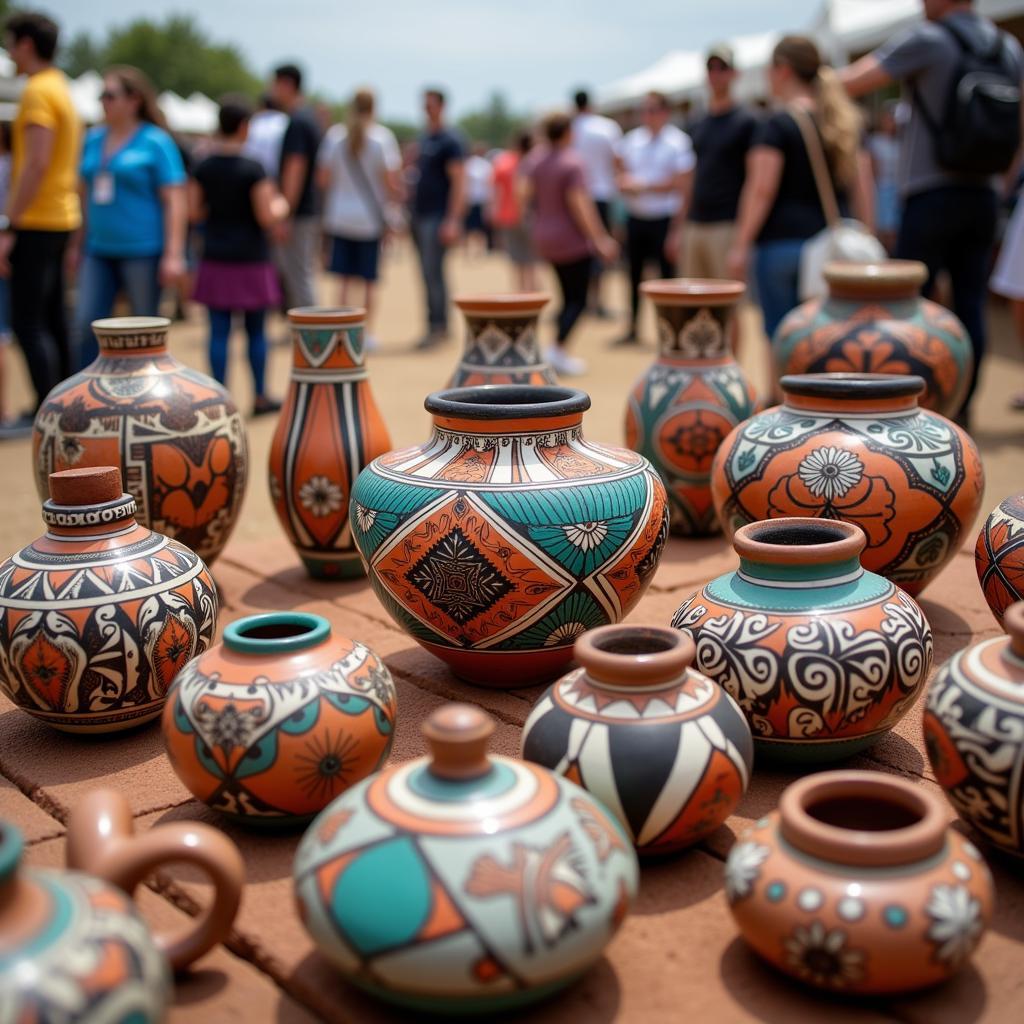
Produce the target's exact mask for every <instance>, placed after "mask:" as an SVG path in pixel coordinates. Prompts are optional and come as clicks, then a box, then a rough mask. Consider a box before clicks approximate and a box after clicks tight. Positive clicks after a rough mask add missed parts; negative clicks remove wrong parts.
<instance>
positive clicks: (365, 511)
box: [355, 502, 377, 533]
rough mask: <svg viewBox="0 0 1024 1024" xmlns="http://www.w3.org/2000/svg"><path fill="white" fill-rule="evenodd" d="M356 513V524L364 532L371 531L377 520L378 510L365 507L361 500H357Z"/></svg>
mask: <svg viewBox="0 0 1024 1024" xmlns="http://www.w3.org/2000/svg"><path fill="white" fill-rule="evenodd" d="M355 513H356V526H358V527H359V529H360V531H361V532H362V533H369V532H370V530H372V529H373V524H374V523H375V522H376V521H377V510H376V509H374V508H364V507H363V506H362V505H360V504H359V502H356V506H355Z"/></svg>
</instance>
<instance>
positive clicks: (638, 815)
mask: <svg viewBox="0 0 1024 1024" xmlns="http://www.w3.org/2000/svg"><path fill="white" fill-rule="evenodd" d="M693 655H694V648H693V641H692V640H690V638H689V637H687V636H684V635H683V634H682V633H678V632H676V631H675V630H672V629H665V628H664V627H661V628H659V627H655V626H627V625H620V626H602V627H601V628H599V629H592V630H591V631H590V632H589V633H584V634H583V636H581V637H580V638H579V639H578V640H577V641H576V661H577V662H579V664H580V665H581V666H582V667H581V668H578V669H575V670H574V671H572V672H570V673H569V674H568V675H566V676H564V677H563V678H562V679H559V680H558V682H556V683H555V684H554V685H553V686H551V687H550V688H549V689H548V691H547V692H546V693H545V694H544V695H543V696H542V697H541V699H540V700H539V701H538V702H537V705H536V706H535V707H534V709H533V711H532V712H531V713H530V717H529V718H528V719H527V720H526V725H525V726H524V727H523V739H522V748H521V749H522V755H523V757H524V758H525V759H526V760H527V761H535V762H536V763H537V764H542V765H544V766H545V767H546V768H550V769H552V770H553V771H556V772H558V773H559V774H560V775H564V776H565V777H566V778H568V779H571V780H572V781H573V782H575V783H577V784H578V785H580V786H582V787H583V788H584V789H586V790H587V791H588V792H589V793H592V794H593V795H594V796H596V797H597V798H598V799H599V800H600V801H601V803H602V804H604V806H605V807H607V808H608V809H609V810H610V811H611V812H612V813H613V814H614V815H615V816H616V817H617V818H618V819H619V822H620V824H621V825H622V827H623V828H624V829H625V830H626V832H627V834H628V835H629V836H630V838H631V839H632V840H633V843H634V845H635V846H636V848H637V850H638V851H639V852H640V853H645V854H646V853H651V854H658V853H669V852H672V851H674V850H678V849H681V848H682V847H684V846H690V845H692V844H693V843H696V842H697V841H698V840H700V839H703V838H704V837H705V836H706V835H710V833H712V832H714V831H715V829H716V828H718V826H719V825H721V824H722V822H723V821H725V819H726V818H727V817H729V815H730V814H732V812H733V811H734V810H735V809H736V806H737V804H739V802H740V798H741V797H742V796H743V794H744V792H745V791H746V788H747V783H748V782H749V781H750V769H751V765H752V762H753V744H752V742H751V739H750V728H749V727H748V725H747V722H746V719H745V718H744V717H743V713H742V712H741V711H740V709H739V708H738V707H737V706H736V702H735V701H734V700H733V699H732V698H731V697H730V696H729V694H727V693H726V692H725V691H724V690H723V689H722V688H721V687H719V686H716V685H715V684H714V683H713V682H712V681H711V680H710V679H708V678H707V676H702V675H701V674H700V673H699V672H695V671H694V670H693V669H692V668H691V667H690V663H691V662H692V661H693Z"/></svg>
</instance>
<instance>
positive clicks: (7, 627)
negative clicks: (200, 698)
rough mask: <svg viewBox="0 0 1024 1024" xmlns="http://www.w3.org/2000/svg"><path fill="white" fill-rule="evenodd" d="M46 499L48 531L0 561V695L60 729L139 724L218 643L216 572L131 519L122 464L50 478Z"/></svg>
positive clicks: (152, 715)
mask: <svg viewBox="0 0 1024 1024" xmlns="http://www.w3.org/2000/svg"><path fill="white" fill-rule="evenodd" d="M50 495H51V497H50V500H49V501H47V502H45V503H44V504H43V521H44V522H45V523H46V533H45V534H43V536H42V537H40V538H39V539H38V540H36V541H33V543H31V544H30V545H29V546H28V547H27V548H23V549H22V550H21V551H19V552H18V553H17V554H16V555H12V556H11V557H10V558H8V559H7V561H6V562H4V563H3V564H2V565H0V690H2V691H3V692H4V694H5V695H6V696H7V697H9V698H10V699H11V700H12V701H13V702H14V703H15V704H17V705H18V707H20V708H21V709H22V710H23V711H27V712H28V713H29V714H30V715H32V716H34V717H35V718H38V719H40V720H42V721H44V722H46V723H47V724H48V725H52V726H54V728H57V729H61V730H63V731H65V732H93V733H102V732H115V731H117V730H120V729H130V728H133V727H134V726H137V725H142V724H143V723H144V722H148V721H150V720H151V719H154V718H156V717H157V716H158V715H159V714H160V711H161V709H162V708H163V704H164V698H165V696H166V694H167V688H168V687H169V686H170V685H171V680H172V679H174V677H175V676H176V675H177V674H178V672H179V671H180V669H181V668H182V667H183V666H184V665H185V663H186V662H187V661H188V660H189V659H190V658H192V657H194V656H195V655H196V654H199V653H201V652H203V651H205V650H206V648H207V647H208V646H209V645H210V642H211V641H212V639H213V634H214V630H215V629H216V625H217V589H216V587H215V585H214V582H213V578H212V577H211V576H210V572H209V570H208V569H207V568H206V566H205V565H204V564H203V560H202V559H201V558H200V557H199V556H198V555H197V554H195V552H193V551H190V550H189V549H188V548H187V547H185V545H184V544H179V543H178V542H177V541H174V540H170V539H168V538H167V537H164V536H163V535H162V534H159V533H154V532H152V531H150V530H147V529H146V527H144V526H141V525H140V524H139V523H138V522H136V520H135V512H136V505H135V499H134V498H133V497H132V495H130V494H125V493H122V491H121V473H120V471H119V470H118V469H117V468H116V467H114V466H97V467H93V468H88V469H69V470H64V471H63V472H60V473H53V474H51V476H50Z"/></svg>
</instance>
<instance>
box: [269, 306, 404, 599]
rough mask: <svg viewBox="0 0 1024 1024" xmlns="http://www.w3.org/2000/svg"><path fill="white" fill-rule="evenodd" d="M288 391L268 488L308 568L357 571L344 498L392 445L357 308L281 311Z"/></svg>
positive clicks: (327, 573) (344, 574)
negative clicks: (287, 336)
mask: <svg viewBox="0 0 1024 1024" xmlns="http://www.w3.org/2000/svg"><path fill="white" fill-rule="evenodd" d="M288 320H289V323H290V324H291V331H292V339H293V341H294V348H293V362H292V376H291V383H290V384H289V386H288V395H287V397H286V398H285V400H284V407H283V408H282V409H281V416H280V418H279V419H278V421H277V429H276V430H275V431H274V439H273V441H272V442H271V445H270V496H271V498H272V499H273V501H274V510H275V511H276V512H277V518H278V519H280V520H281V525H282V526H283V527H284V532H285V534H287V536H288V540H289V541H291V543H292V546H293V547H294V548H295V550H296V551H298V553H299V557H300V558H301V559H302V564H303V565H305V567H306V570H307V572H308V573H309V574H310V575H311V576H314V577H317V578H320V579H339V578H340V579H347V578H350V577H353V576H361V575H362V573H363V567H362V564H361V562H360V561H359V554H358V552H357V551H356V549H355V546H354V544H353V543H352V530H351V528H350V526H349V521H348V502H349V497H350V496H351V494H352V485H353V483H354V482H355V479H356V477H357V476H358V475H359V471H360V470H361V469H362V468H363V467H364V466H365V465H366V464H367V463H368V462H369V461H370V460H371V459H373V458H376V457H377V456H378V455H382V454H383V453H384V452H386V451H387V450H388V449H389V448H390V447H391V439H390V437H389V436H388V431H387V427H386V426H385V425H384V420H383V419H382V418H381V415H380V412H379V410H378V409H377V403H376V402H375V401H374V398H373V392H371V391H370V383H369V380H368V379H367V373H366V367H365V366H364V365H363V360H364V354H365V353H364V348H363V345H364V334H363V326H364V323H365V321H366V310H364V309H319V308H316V307H313V306H308V307H303V308H300V309H291V310H289V311H288Z"/></svg>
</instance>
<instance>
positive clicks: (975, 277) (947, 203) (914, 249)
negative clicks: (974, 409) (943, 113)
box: [896, 185, 998, 412]
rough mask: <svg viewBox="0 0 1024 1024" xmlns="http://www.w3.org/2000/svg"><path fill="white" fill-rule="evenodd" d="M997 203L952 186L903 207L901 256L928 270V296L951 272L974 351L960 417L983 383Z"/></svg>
mask: <svg viewBox="0 0 1024 1024" xmlns="http://www.w3.org/2000/svg"><path fill="white" fill-rule="evenodd" d="M997 215H998V200H997V199H996V193H995V191H994V190H993V189H990V188H985V187H983V186H982V187H978V186H970V185H950V186H947V187H946V188H936V189H931V190H930V191H928V192H919V193H918V194H917V195H914V196H910V198H909V199H907V201H906V204H905V205H904V207H903V220H902V223H901V224H900V233H899V239H898V241H897V243H896V256H897V258H899V259H904V260H921V262H922V263H925V264H926V265H927V267H928V281H927V283H926V284H925V286H924V294H925V295H928V294H929V293H930V292H931V290H932V287H933V286H934V284H935V278H936V276H937V275H938V274H939V272H940V271H942V270H945V271H947V272H948V273H949V278H950V283H951V284H952V286H953V312H954V313H956V315H957V316H958V317H960V319H961V320H962V321H963V324H964V326H965V327H966V328H967V333H968V334H969V335H970V336H971V345H972V347H973V349H974V372H973V373H972V374H971V383H970V387H969V388H968V390H967V397H966V398H965V399H964V404H963V407H962V409H961V412H962V411H964V410H966V409H967V407H968V405H969V404H970V401H971V396H972V395H973V394H974V389H975V388H976V387H977V384H978V371H979V370H980V369H981V361H982V359H983V358H984V356H985V346H986V338H987V336H986V330H985V301H986V298H987V296H988V278H989V273H990V271H991V269H992V252H993V247H994V245H995V238H996V219H997Z"/></svg>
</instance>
